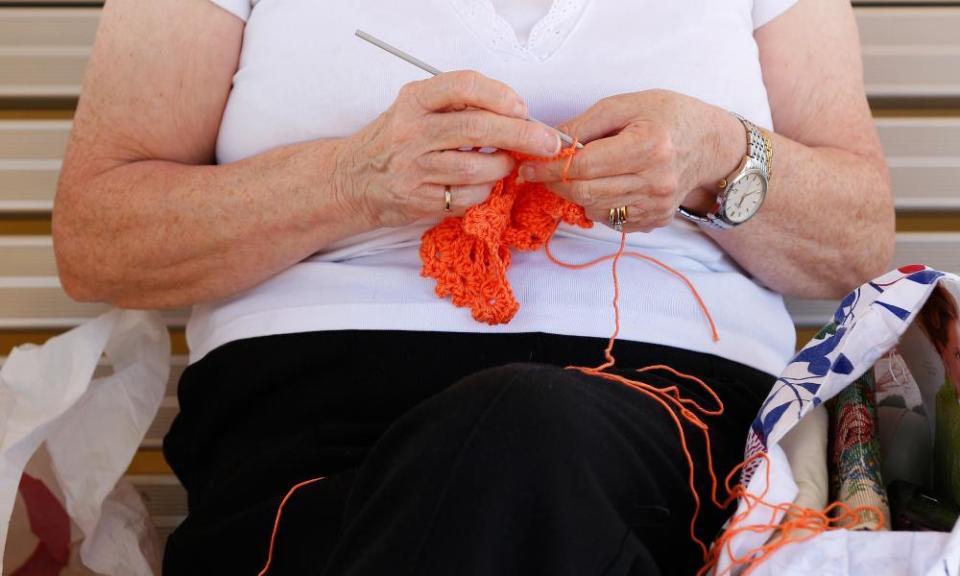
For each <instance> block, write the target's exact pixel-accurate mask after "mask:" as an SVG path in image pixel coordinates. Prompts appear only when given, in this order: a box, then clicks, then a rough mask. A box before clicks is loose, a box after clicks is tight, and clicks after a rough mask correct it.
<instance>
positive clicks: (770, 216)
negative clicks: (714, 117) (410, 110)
mask: <svg viewBox="0 0 960 576" xmlns="http://www.w3.org/2000/svg"><path fill="white" fill-rule="evenodd" d="M733 126H734V128H733V130H735V131H739V140H738V139H737V138H738V137H737V136H732V137H731V138H732V140H731V139H730V138H728V139H727V142H739V144H734V145H733V147H732V149H731V147H730V146H729V145H728V146H727V147H726V150H725V151H724V154H727V155H728V156H729V155H730V152H731V151H734V153H733V156H734V157H736V153H735V151H736V150H737V148H738V147H739V150H740V152H739V154H740V155H741V156H742V153H743V151H742V150H743V149H742V146H743V144H742V143H743V129H742V127H741V126H739V123H738V122H735V123H733ZM772 138H773V145H774V151H775V156H774V174H773V178H772V180H771V182H770V186H769V189H768V192H767V196H766V199H765V201H764V204H763V206H762V207H761V209H760V211H759V212H758V213H757V216H756V217H754V218H753V219H751V220H750V221H749V222H747V223H746V224H744V225H743V226H740V227H737V228H735V229H733V230H714V229H708V228H706V227H705V228H704V230H705V231H706V232H707V234H709V235H710V236H711V237H712V238H713V239H714V240H715V241H716V242H717V243H719V244H720V245H721V246H722V247H723V248H724V250H726V251H727V252H728V253H729V254H730V255H731V256H732V257H733V258H734V259H735V260H736V261H737V262H738V263H739V264H740V265H741V266H743V267H744V268H745V269H746V270H747V271H748V272H749V273H750V274H752V275H753V276H754V277H755V278H756V279H757V280H758V281H760V282H761V283H763V284H765V285H766V286H768V287H770V288H772V289H773V290H775V291H777V292H781V293H783V294H787V295H791V296H798V297H805V298H836V297H839V296H841V295H843V294H844V293H846V292H847V291H849V290H850V289H852V288H853V287H855V286H857V285H858V284H861V283H863V282H864V281H866V280H868V279H870V278H872V277H874V276H876V275H878V274H880V273H881V272H883V271H885V270H886V269H887V268H888V267H889V265H890V260H891V258H892V255H893V241H894V210H893V202H892V198H891V194H890V181H889V174H888V172H887V168H886V166H885V165H884V164H883V161H882V159H880V158H874V157H869V158H868V157H864V156H860V155H858V154H855V153H853V152H850V151H847V150H842V149H838V148H832V147H810V146H805V145H803V144H800V143H798V142H795V141H793V140H790V139H789V138H786V137H783V136H780V135H777V134H773V135H772ZM738 161H739V158H737V159H736V160H734V161H732V166H731V168H730V171H732V170H733V167H735V166H736V163H737V162H738ZM728 162H729V160H728Z"/></svg>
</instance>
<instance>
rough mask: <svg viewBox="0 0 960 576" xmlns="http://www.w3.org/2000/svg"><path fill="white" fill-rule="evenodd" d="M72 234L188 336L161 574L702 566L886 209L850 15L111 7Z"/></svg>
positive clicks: (744, 9) (69, 259)
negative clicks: (771, 397) (823, 306)
mask: <svg viewBox="0 0 960 576" xmlns="http://www.w3.org/2000/svg"><path fill="white" fill-rule="evenodd" d="M357 28H362V29H364V30H366V31H367V32H369V33H371V34H373V35H375V36H377V37H380V38H382V39H383V40H386V41H388V42H390V43H392V44H395V45H397V46H398V47H401V48H402V49H403V50H405V51H407V52H409V53H411V54H413V55H416V56H417V57H419V58H422V59H424V60H425V61H427V62H429V63H430V64H432V65H434V66H437V67H438V68H440V69H442V70H458V71H455V72H450V73H444V74H440V75H439V76H436V77H433V78H429V77H427V75H425V74H423V73H422V72H421V71H419V70H417V69H416V68H414V67H412V66H410V65H409V64H408V63H406V62H403V61H402V60H400V59H397V58H394V57H392V56H390V55H388V54H386V53H384V52H383V51H381V50H379V49H377V48H376V47H374V46H371V45H370V44H368V43H365V42H363V41H361V40H358V39H357V38H355V37H354V35H353V34H354V30H355V29H357ZM529 117H533V118H536V119H538V120H541V121H543V122H544V123H545V124H547V125H549V126H552V127H548V126H546V125H542V124H538V123H535V122H531V121H528V120H527V118H529ZM558 130H559V131H561V132H563V133H564V134H567V135H570V136H572V137H573V138H575V139H576V140H577V141H579V142H580V143H583V144H585V146H584V147H582V148H580V149H571V148H569V147H566V146H561V140H560V137H559V133H558ZM478 215H483V217H480V216H478ZM461 216H463V218H460V217H461ZM558 223H559V224H558ZM534 231H536V233H534ZM54 240H55V247H56V253H57V258H58V263H59V268H60V275H61V280H62V283H63V286H64V288H65V289H66V290H67V292H68V293H69V294H70V295H71V296H73V297H74V298H76V299H78V300H83V301H104V302H110V303H113V304H115V305H117V306H121V307H131V308H176V307H183V306H188V305H189V306H192V314H191V317H190V320H189V324H188V326H187V338H188V343H189V347H190V365H189V367H188V368H187V370H186V372H185V373H184V375H183V378H182V380H181V381H180V385H179V398H180V409H181V412H180V415H179V416H178V418H177V420H176V422H175V423H174V425H173V427H172V429H171V431H170V433H169V435H168V436H167V438H166V441H165V445H164V450H165V455H166V457H167V459H168V461H169V463H170V465H171V466H172V467H173V469H174V471H175V472H176V473H177V476H178V477H179V479H180V480H181V482H182V483H183V485H184V486H185V487H186V489H187V491H188V494H189V506H190V510H189V512H190V513H189V516H188V517H187V519H186V520H185V521H184V522H183V523H182V524H181V525H180V527H178V528H177V530H176V531H175V532H174V533H173V534H172V535H171V537H170V539H169V542H168V544H167V549H166V553H165V565H164V570H165V572H166V573H168V574H256V573H257V572H258V571H262V572H264V573H267V574H327V575H340V574H352V575H353V574H355V575H367V574H388V573H389V574H398V573H399V574H418V575H431V574H438V575H439V574H444V575H446V574H477V575H494V574H496V575H501V574H550V575H559V574H573V575H588V574H596V575H600V574H607V575H615V574H689V573H693V572H695V571H696V569H697V568H698V567H699V566H701V565H702V564H703V562H704V554H703V548H702V547H701V545H700V544H698V541H699V542H706V543H709V542H710V540H711V539H712V538H713V537H714V536H715V535H716V532H717V530H718V528H719V526H720V525H721V523H722V522H723V519H724V517H725V514H726V512H725V511H723V510H721V509H719V508H718V507H717V506H715V505H714V504H713V503H712V502H711V497H710V493H711V490H712V482H711V479H710V477H709V474H707V473H706V471H707V470H708V469H712V470H714V471H715V473H716V474H717V475H719V476H720V477H721V478H722V477H723V475H725V474H726V473H727V471H728V470H730V469H731V468H733V467H734V466H735V465H736V464H737V463H739V462H740V461H741V460H742V449H743V443H744V437H745V433H746V431H747V428H748V425H749V422H750V420H751V419H752V418H753V417H754V415H755V414H756V412H757V409H758V407H759V405H760V403H761V402H762V401H763V399H764V398H765V396H766V394H767V391H768V390H769V387H770V385H771V384H772V382H773V380H774V376H773V375H775V374H777V373H778V372H779V371H780V370H781V369H782V367H783V366H784V365H785V364H786V362H787V361H788V359H789V358H790V356H791V355H792V352H793V349H794V329H793V325H792V323H791V321H790V317H789V315H788V314H787V311H786V310H785V308H784V305H783V301H782V298H781V295H783V294H789V295H793V296H800V297H837V296H839V295H841V294H843V293H844V292H846V291H847V290H849V289H850V288H851V287H853V286H855V285H857V284H859V283H861V282H862V281H864V280H865V279H868V278H870V277H872V276H874V275H876V274H877V273H879V272H881V271H883V270H885V269H886V267H887V266H888V264H889V260H890V257H891V252H892V246H893V208H892V200H891V194H890V185H889V178H888V174H887V169H886V166H885V164H884V159H883V155H882V152H881V149H880V145H879V143H878V139H877V135H876V133H875V130H874V128H873V124H872V120H871V115H870V110H869V108H868V106H867V103H866V100H865V97H864V88H863V83H862V74H861V62H860V55H859V45H858V38H857V32H856V27H855V22H854V19H853V14H852V11H851V8H850V4H849V2H847V1H845V0H799V1H797V0H744V1H740V2H711V1H708V0H675V1H671V2H646V1H630V2H628V1H626V0H552V1H549V0H514V1H512V2H510V1H507V0H411V1H409V2H402V3H399V2H386V1H377V0H361V1H356V2H337V3H330V2H307V1H305V0H259V1H258V0H212V1H211V0H150V1H149V2H148V1H146V0H111V1H110V2H108V3H107V4H106V6H105V9H104V13H103V20H102V22H101V26H100V31H99V33H98V36H97V41H96V45H95V48H94V50H93V53H92V55H91V60H90V65H89V71H88V74H87V78H86V81H85V84H84V88H83V96H82V98H81V100H80V103H79V106H78V109H77V113H76V118H75V121H74V128H73V133H72V137H71V142H70V145H69V149H68V152H67V156H66V159H65V161H64V165H63V170H62V176H61V182H60V187H59V191H58V195H57V200H56V207H55V211H54ZM547 240H549V244H548V245H547V246H546V247H545V246H544V245H543V244H544V243H545V242H546V241H547ZM457 242H462V243H457ZM452 247H454V248H452ZM421 248H423V249H422V250H421ZM545 248H549V253H548V252H547V250H545ZM617 253H622V254H621V255H620V256H619V257H618V258H617V259H616V266H617V269H616V282H615V281H614V277H613V276H612V275H611V264H612V263H611V261H610V257H611V256H612V255H614V254H617ZM631 254H632V255H633V256H635V257H634V258H630V257H629V256H630V255H631ZM644 257H645V258H649V259H651V260H643V259H642V258H644ZM597 260H599V262H597V263H595V264H593V265H588V266H580V267H577V268H576V269H571V268H570V265H579V264H589V263H591V262H593V261H597ZM558 262H560V263H563V264H565V265H560V264H558ZM422 273H423V274H424V275H422ZM688 282H689V285H688V284H687V283H688ZM615 291H616V292H617V294H616V295H617V297H618V298H617V310H616V312H615V311H614V309H613V307H612V306H611V302H612V301H613V299H614V295H615V294H614V293H615ZM478 311H479V312H478ZM488 312H489V315H488V314H487V313H488ZM478 318H479V321H478ZM615 321H618V325H619V332H618V333H617V338H616V341H615V345H614V346H613V348H612V349H611V350H609V354H608V355H607V358H610V359H613V360H614V362H613V363H611V362H610V361H608V362H606V363H605V365H604V366H603V367H602V369H597V366H598V365H601V364H604V360H605V355H604V349H605V348H606V347H607V345H608V339H609V337H610V335H611V334H612V333H613V332H614V328H615ZM714 327H715V329H716V330H715V331H714V329H713V328H714ZM570 366H580V367H587V368H585V369H582V370H575V369H568V367H570ZM650 366H658V367H655V368H650V369H648V370H647V371H644V372H642V373H638V372H637V371H636V369H637V368H643V367H650ZM629 382H642V383H643V384H644V385H645V386H649V387H650V389H648V391H647V393H643V392H641V391H640V389H638V388H636V387H631V385H629ZM701 384H702V385H701ZM654 388H656V389H659V390H660V391H659V392H656V391H654V392H650V390H652V389H654ZM657 398H659V400H658V399H657ZM680 398H682V399H683V400H682V401H681V400H680ZM721 404H722V407H723V408H722V413H721V410H720V409H719V406H720V405H721ZM681 406H682V407H683V408H682V409H681V408H680V407H681ZM695 413H696V414H695ZM675 417H676V418H677V420H675V419H674V418H675ZM678 427H679V428H678ZM680 428H682V429H684V430H686V431H687V432H688V433H687V434H686V437H685V440H681V437H680V434H679V430H680ZM707 428H708V429H709V438H710V443H711V444H710V448H709V450H708V447H707V445H706V442H705V436H704V435H703V434H701V431H703V430H706V429H707ZM694 471H695V472H696V474H695V478H693V479H692V480H691V478H692V476H691V475H693V473H694ZM320 477H322V478H323V480H316V481H313V482H307V483H306V484H303V485H300V486H299V487H298V488H297V489H296V490H295V491H293V492H292V493H290V495H289V497H288V498H287V499H286V501H285V502H284V504H283V510H282V515H281V516H279V517H278V507H279V505H280V502H281V499H283V498H284V496H285V495H286V494H287V493H288V491H290V489H291V487H293V486H295V485H298V484H299V483H301V482H305V481H310V480H314V479H317V478H320ZM719 497H722V494H720V495H719ZM275 525H276V530H275V532H274V527H275ZM268 556H269V565H268ZM264 567H266V570H264Z"/></svg>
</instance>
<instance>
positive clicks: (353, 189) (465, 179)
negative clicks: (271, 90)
mask: <svg viewBox="0 0 960 576" xmlns="http://www.w3.org/2000/svg"><path fill="white" fill-rule="evenodd" d="M526 117H527V106H526V104H525V103H524V102H523V100H522V99H521V98H520V96H519V95H518V94H517V93H516V92H514V91H513V90H512V89H510V87H509V86H507V85H506V84H503V83H501V82H498V81H496V80H492V79H490V78H487V77H486V76H483V75H482V74H479V73H477V72H472V71H460V72H449V73H445V74H441V75H439V76H436V77H433V78H430V79H428V80H423V81H418V82H411V83H410V84H407V85H405V86H404V87H403V88H401V89H400V93H399V95H398V96H397V99H396V100H395V101H394V103H393V104H392V105H391V106H390V108H389V109H388V110H387V111H386V112H384V113H383V114H381V115H380V116H379V117H378V118H377V119H376V120H374V121H373V122H372V123H370V124H369V125H368V126H366V127H365V128H364V129H363V130H361V131H360V132H358V133H357V134H355V135H353V136H352V137H350V138H347V139H346V140H344V141H343V142H342V146H341V147H340V148H339V154H338V162H337V171H338V173H339V178H338V179H339V180H340V185H339V189H340V190H339V192H340V195H341V201H343V202H346V203H348V204H349V205H351V206H353V207H354V209H359V210H361V211H362V214H363V216H364V217H365V218H367V219H368V220H369V224H370V225H371V226H372V227H375V228H379V227H396V226H403V225H406V224H410V223H411V222H414V221H416V220H418V219H420V218H423V217H425V216H432V215H438V216H439V215H444V214H445V211H444V188H445V186H450V187H451V192H452V194H451V196H452V205H451V211H452V212H453V213H455V214H459V213H462V212H463V211H464V210H466V209H467V208H469V207H470V206H473V205H475V204H478V203H480V202H482V201H483V200H485V199H486V197H487V196H488V195H489V194H490V190H491V188H492V187H493V185H494V184H495V183H496V182H497V181H498V180H500V179H502V178H504V177H505V176H507V175H508V174H510V172H511V170H512V169H513V166H514V161H513V158H512V157H511V156H510V155H509V154H508V153H506V152H504V151H503V150H512V151H516V152H521V153H525V154H530V155H535V156H553V155H555V154H557V153H558V152H559V151H560V139H559V137H558V134H557V132H556V131H554V130H552V129H550V128H548V127H546V126H543V125H540V124H538V123H536V122H530V121H527V120H526V119H525V118H526ZM460 148H496V149H497V151H496V152H493V153H489V154H488V153H482V152H477V151H461V150H459V149H460Z"/></svg>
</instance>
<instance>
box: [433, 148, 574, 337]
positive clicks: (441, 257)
mask: <svg viewBox="0 0 960 576" xmlns="http://www.w3.org/2000/svg"><path fill="white" fill-rule="evenodd" d="M575 150H576V148H575V147H572V146H571V147H570V148H566V149H564V150H563V151H561V152H560V154H559V155H558V156H557V158H564V157H567V158H571V159H572V158H573V154H574V153H575ZM513 157H514V158H515V159H516V161H517V166H519V165H520V163H521V162H523V161H524V160H530V159H532V158H534V157H532V156H524V155H522V154H517V153H514V154H513ZM537 159H539V160H548V159H547V158H537ZM561 220H562V221H563V222H566V223H567V224H575V225H577V226H580V227H582V228H590V227H591V226H593V223H592V222H591V221H590V220H588V219H587V217H586V215H585V214H584V212H583V208H582V207H581V206H578V205H576V204H574V203H572V202H568V201H567V200H564V199H563V198H561V197H559V196H557V195H556V194H554V193H553V192H551V191H550V190H549V189H547V187H546V186H544V185H543V184H540V183H534V182H517V167H514V169H513V172H512V173H511V174H510V175H509V176H507V177H506V178H504V179H503V180H501V181H500V182H497V184H496V185H495V186H494V187H493V190H492V191H491V192H490V197H489V198H487V200H486V201H484V202H483V203H482V204H478V205H476V206H473V207H472V208H469V209H468V210H467V212H466V214H464V215H463V216H462V217H460V216H456V217H454V216H451V217H448V218H445V219H444V220H443V221H442V222H441V223H440V224H438V225H437V226H435V227H433V228H431V229H430V230H428V231H427V232H426V233H425V234H424V235H423V238H422V243H421V245H420V259H421V260H422V262H423V269H422V271H421V275H422V276H425V277H430V278H433V279H435V280H436V281H437V286H436V293H437V296H439V297H441V298H446V297H447V296H449V297H450V299H451V301H452V302H453V304H454V305H455V306H460V307H463V306H466V307H469V308H470V312H471V314H472V315H473V318H474V320H476V321H478V322H485V323H487V324H504V323H507V322H509V321H510V320H511V319H512V318H513V316H514V315H515V314H516V313H517V310H519V309H520V304H518V303H517V300H516V298H515V297H514V295H513V290H512V289H511V288H510V283H509V282H508V281H507V269H509V268H510V250H511V249H515V250H525V251H533V250H539V249H540V247H541V246H543V245H544V244H546V242H547V240H548V239H549V238H550V236H552V235H553V232H554V230H556V229H557V225H558V224H559V223H560V221H561Z"/></svg>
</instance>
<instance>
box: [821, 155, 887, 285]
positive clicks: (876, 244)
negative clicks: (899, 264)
mask: <svg viewBox="0 0 960 576" xmlns="http://www.w3.org/2000/svg"><path fill="white" fill-rule="evenodd" d="M874 198H876V199H877V201H876V202H872V203H866V205H865V206H864V208H863V212H862V213H861V214H860V217H859V218H856V219H854V220H852V221H851V222H850V224H849V225H850V226H855V227H856V228H857V230H858V231H857V233H856V235H855V236H854V238H855V240H854V241H853V242H851V243H850V250H849V251H840V252H841V253H843V252H846V256H845V262H844V263H843V265H842V266H841V267H840V268H839V269H840V271H841V273H840V274H838V275H837V276H836V280H837V282H835V286H834V290H833V292H834V294H833V297H835V298H841V297H843V296H845V295H846V294H847V293H849V292H850V291H851V290H853V289H854V288H856V287H858V286H860V285H861V284H863V283H864V282H868V281H870V280H873V279H874V278H876V277H878V276H881V275H882V274H885V273H886V272H888V271H889V270H890V269H891V267H892V266H893V259H894V251H895V248H896V239H897V233H896V214H895V209H894V204H893V196H892V194H891V191H890V176H889V172H887V171H886V169H885V167H884V170H883V171H882V173H881V179H880V182H879V183H878V185H877V189H876V190H875V196H874Z"/></svg>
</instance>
